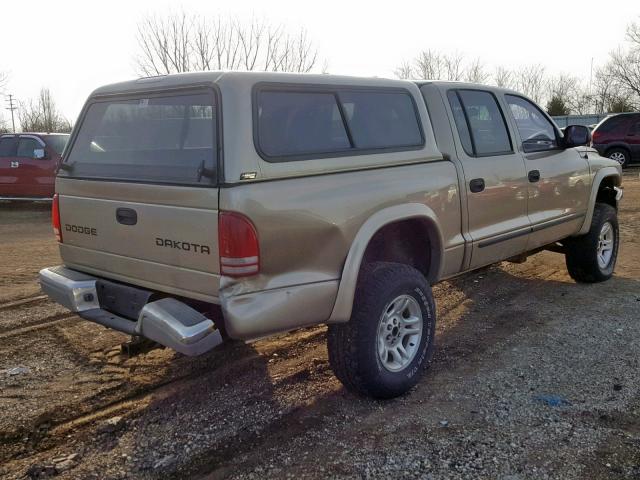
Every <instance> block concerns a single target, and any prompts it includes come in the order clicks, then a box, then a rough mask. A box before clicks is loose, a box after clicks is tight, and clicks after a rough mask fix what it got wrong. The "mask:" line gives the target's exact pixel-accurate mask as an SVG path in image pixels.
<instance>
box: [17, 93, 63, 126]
mask: <svg viewBox="0 0 640 480" xmlns="http://www.w3.org/2000/svg"><path fill="white" fill-rule="evenodd" d="M18 119H19V121H20V127H21V128H22V131H23V132H70V131H71V123H70V122H69V121H68V120H67V119H66V118H64V117H63V116H62V114H61V113H60V112H59V111H58V109H57V107H56V104H55V101H54V100H53V97H52V96H51V92H50V91H49V89H48V88H43V89H41V90H40V94H39V95H38V97H37V98H36V99H32V100H29V101H28V102H21V103H20V108H19V109H18Z"/></svg>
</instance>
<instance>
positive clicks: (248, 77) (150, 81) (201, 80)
mask: <svg viewBox="0 0 640 480" xmlns="http://www.w3.org/2000/svg"><path fill="white" fill-rule="evenodd" d="M260 82H278V83H287V82H289V83H313V84H326V85H360V86H396V87H405V88H406V87H407V86H409V85H415V82H412V81H409V80H398V79H388V78H379V77H352V76H345V75H326V74H312V73H279V72H277V73H276V72H237V71H229V72H189V73H176V74H171V75H161V76H157V77H145V78H138V79H136V80H129V81H125V82H119V83H113V84H110V85H105V86H103V87H100V88H98V89H96V90H94V91H93V93H92V94H91V95H92V96H102V95H113V94H119V93H127V92H135V91H142V90H145V91H148V90H155V89H158V90H163V89H166V88H178V87H181V86H187V85H197V84H214V83H215V84H220V85H222V84H225V83H238V84H255V83H260Z"/></svg>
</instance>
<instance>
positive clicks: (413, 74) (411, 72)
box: [395, 49, 482, 81]
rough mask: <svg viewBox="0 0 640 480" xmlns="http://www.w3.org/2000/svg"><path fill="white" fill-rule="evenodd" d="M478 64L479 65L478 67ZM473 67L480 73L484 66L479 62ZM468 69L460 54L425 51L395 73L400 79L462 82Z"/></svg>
mask: <svg viewBox="0 0 640 480" xmlns="http://www.w3.org/2000/svg"><path fill="white" fill-rule="evenodd" d="M476 62H477V65H476ZM476 62H474V64H472V65H476V66H477V67H480V70H478V71H477V72H476V73H480V71H481V70H482V65H481V64H480V62H479V60H478V61H476ZM467 72H468V67H467V66H466V65H465V62H464V57H463V56H462V55H461V54H459V53H454V54H450V55H447V54H443V53H439V52H437V51H435V50H431V49H428V50H423V51H421V52H420V53H418V55H416V57H415V58H414V59H413V60H411V61H409V62H407V61H405V62H403V63H402V64H401V65H400V66H399V67H398V68H397V69H396V71H395V74H396V76H397V77H398V78H404V79H407V78H417V79H423V80H450V81H460V80H463V79H464V78H465V77H466V76H467Z"/></svg>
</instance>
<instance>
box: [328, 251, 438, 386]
mask: <svg viewBox="0 0 640 480" xmlns="http://www.w3.org/2000/svg"><path fill="white" fill-rule="evenodd" d="M435 322H436V312H435V305H434V301H433V295H432V293H431V288H430V286H429V284H428V283H427V281H426V279H425V278H424V276H423V275H422V274H421V273H420V272H419V271H418V270H416V269H415V268H413V267H410V266H408V265H402V264H397V263H387V262H376V263H373V264H370V265H366V266H365V267H364V270H363V271H362V272H361V274H360V278H359V281H358V287H357V290H356V295H355V299H354V305H353V313H352V315H351V319H350V321H349V322H347V323H341V324H332V325H329V334H328V344H327V345H328V351H329V363H330V365H331V368H332V369H333V371H334V373H335V375H336V377H338V379H339V380H340V381H341V382H342V383H343V385H344V386H345V387H346V388H347V389H348V390H351V391H352V392H355V393H358V394H361V395H366V396H370V397H374V398H392V397H397V396H398V395H402V394H403V393H405V392H406V391H407V390H409V389H410V388H411V387H413V386H414V385H415V384H416V383H417V382H418V380H419V379H420V377H421V376H422V374H423V372H424V371H425V369H426V367H427V366H428V364H429V361H430V360H431V356H432V354H433V347H434V335H435Z"/></svg>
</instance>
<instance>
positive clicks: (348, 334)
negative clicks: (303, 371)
mask: <svg viewBox="0 0 640 480" xmlns="http://www.w3.org/2000/svg"><path fill="white" fill-rule="evenodd" d="M589 140H590V134H589V131H588V129H587V128H586V127H584V126H570V127H568V128H567V129H566V132H565V134H564V135H562V134H561V133H560V131H559V130H558V128H557V127H556V126H555V124H554V123H553V122H552V121H551V119H550V118H549V117H548V116H547V115H546V114H545V113H544V112H543V111H542V110H541V109H540V107H538V106H537V105H536V104H535V103H534V102H532V101H531V100H529V99H528V98H526V97H524V96H522V95H521V94H519V93H517V92H513V91H510V90H504V89H499V88H495V87H488V86H484V85H472V84H464V83H447V82H420V83H412V82H408V81H401V80H385V79H374V78H350V77H339V76H330V75H296V74H268V73H234V72H229V73H192V74H182V75H170V76H165V77H160V78H153V79H143V80H138V81H132V82H126V83H120V84H116V85H111V86H106V87H103V88H100V89H98V90H96V91H95V92H94V93H93V94H92V95H91V97H90V98H89V100H88V102H87V104H86V106H85V107H84V110H83V112H82V114H81V117H80V121H79V123H78V125H77V127H76V128H75V130H74V133H73V135H72V139H71V142H70V145H69V148H68V149H67V151H66V153H65V158H64V162H63V164H62V165H61V170H60V173H59V175H58V178H57V181H56V191H57V194H56V197H55V199H54V202H53V215H52V217H53V227H54V231H55V234H56V236H57V238H58V241H59V242H60V254H61V256H62V260H63V262H64V265H63V266H58V267H52V268H48V269H44V270H42V271H41V272H40V282H41V284H42V288H43V289H44V291H45V292H46V293H47V294H49V296H51V298H53V299H54V300H56V301H57V302H59V303H61V304H62V305H64V306H66V307H67V308H69V309H71V310H72V311H74V312H77V313H78V315H80V316H81V317H83V318H85V319H88V320H91V321H94V322H97V323H99V324H102V325H105V326H107V327H110V328H114V329H116V330H120V331H122V332H126V333H128V334H131V335H136V336H142V337H146V338H149V339H151V340H153V341H155V342H158V343H160V344H162V345H166V346H168V347H171V348H174V349H175V350H177V351H179V352H182V353H184V354H187V355H197V354H200V353H202V352H205V351H207V350H210V349H212V348H214V347H215V346H217V345H218V344H220V343H221V342H222V341H223V338H225V337H229V338H232V339H240V340H250V339H255V338H260V337H263V336H266V335H269V334H273V333H277V332H283V331H288V330H292V329H296V328H299V327H304V326H309V325H317V324H322V323H326V324H328V351H329V361H330V364H331V366H332V368H333V370H334V372H335V374H336V376H337V377H338V378H339V379H340V380H341V381H342V382H343V383H344V385H345V386H346V387H347V388H349V389H351V390H353V391H355V392H359V393H362V394H365V395H370V396H373V397H393V396H396V395H400V394H402V393H403V392H405V391H407V390H408V389H409V388H411V387H412V386H413V385H415V383H416V382H417V381H418V378H419V377H420V376H421V374H422V372H423V371H424V370H425V368H426V366H427V365H428V363H429V360H430V358H431V355H432V352H433V348H434V334H435V322H436V309H435V305H434V300H433V296H432V293H431V285H432V284H434V283H436V282H438V281H440V280H443V279H447V278H451V277H453V276H455V275H458V274H460V273H463V272H467V271H470V270H473V269H476V268H479V267H482V266H485V265H488V264H491V263H494V262H499V261H502V260H505V259H512V260H516V261H520V260H521V259H522V258H523V257H525V256H526V255H528V254H531V253H534V252H537V251H540V250H542V249H552V250H554V251H560V252H562V253H564V254H565V255H566V262H567V267H568V270H569V273H570V275H571V276H572V277H573V278H574V279H575V280H577V281H579V282H600V281H603V280H606V279H608V278H609V277H611V275H612V273H613V269H614V266H615V262H616V257H617V254H618V221H617V216H616V215H617V205H618V200H619V199H620V197H621V196H622V190H621V189H620V188H619V186H620V182H621V167H620V164H619V163H617V162H614V161H612V160H609V159H606V158H602V157H601V156H599V155H598V153H597V152H596V151H595V150H593V149H591V148H588V147H585V145H586V144H588V142H589Z"/></svg>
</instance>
